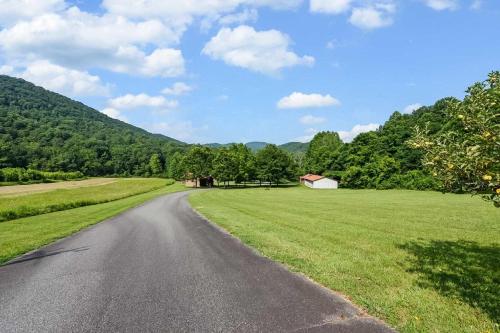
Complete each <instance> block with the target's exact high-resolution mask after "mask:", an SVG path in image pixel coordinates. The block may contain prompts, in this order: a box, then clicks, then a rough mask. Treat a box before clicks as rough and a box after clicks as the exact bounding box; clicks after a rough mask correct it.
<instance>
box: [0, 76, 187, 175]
mask: <svg viewBox="0 0 500 333" xmlns="http://www.w3.org/2000/svg"><path fill="white" fill-rule="evenodd" d="M184 147H185V144H184V143H182V142H179V141H177V140H174V139H171V138H169V137H166V136H162V135H155V134H151V133H148V132H147V131H145V130H142V129H140V128H137V127H134V126H132V125H129V124H126V123H124V122H121V121H119V120H116V119H112V118H109V117H108V116H106V115H104V114H102V113H101V112H98V111H96V110H94V109H92V108H90V107H87V106H85V105H83V104H82V103H79V102H76V101H73V100H71V99H69V98H66V97H64V96H62V95H59V94H56V93H53V92H50V91H47V90H45V89H43V88H41V87H37V86H35V85H33V84H31V83H29V82H26V81H24V80H22V79H15V78H12V77H8V76H5V75H0V168H4V167H22V168H31V169H37V170H45V171H80V172H83V173H84V174H85V175H90V176H98V175H136V176H148V175H151V174H154V173H157V172H158V171H160V172H162V171H163V170H152V168H151V165H150V161H151V159H152V156H157V158H158V159H159V161H160V162H161V165H162V166H163V165H165V161H167V160H168V156H170V155H171V154H172V153H173V152H175V151H178V150H182V149H183V148H184ZM162 169H163V168H162Z"/></svg>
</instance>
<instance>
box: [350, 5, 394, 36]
mask: <svg viewBox="0 0 500 333" xmlns="http://www.w3.org/2000/svg"><path fill="white" fill-rule="evenodd" d="M395 11H396V7H395V6H394V4H392V3H378V4H375V5H373V6H367V7H360V8H354V9H353V10H352V13H351V17H350V18H349V22H350V23H351V24H352V25H354V26H356V27H358V28H361V29H365V30H371V29H377V28H382V27H386V26H389V25H391V24H392V23H393V19H392V14H394V12H395Z"/></svg>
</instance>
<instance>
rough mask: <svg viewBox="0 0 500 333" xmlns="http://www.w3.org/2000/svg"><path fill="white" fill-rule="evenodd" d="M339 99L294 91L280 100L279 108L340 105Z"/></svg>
mask: <svg viewBox="0 0 500 333" xmlns="http://www.w3.org/2000/svg"><path fill="white" fill-rule="evenodd" d="M338 105H340V102H339V100H337V99H336V98H334V97H332V96H330V95H329V94H328V95H320V94H304V93H301V92H294V93H292V94H291V95H289V96H286V97H283V98H282V99H280V100H279V101H278V104H277V106H278V108H279V109H298V108H317V107H325V106H338Z"/></svg>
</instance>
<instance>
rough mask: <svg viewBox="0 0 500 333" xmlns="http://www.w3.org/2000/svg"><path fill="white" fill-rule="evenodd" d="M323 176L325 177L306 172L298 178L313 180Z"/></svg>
mask: <svg viewBox="0 0 500 333" xmlns="http://www.w3.org/2000/svg"><path fill="white" fill-rule="evenodd" d="M323 178H325V177H323V176H319V175H313V174H307V175H305V176H302V177H300V180H308V181H310V182H314V181H317V180H320V179H323Z"/></svg>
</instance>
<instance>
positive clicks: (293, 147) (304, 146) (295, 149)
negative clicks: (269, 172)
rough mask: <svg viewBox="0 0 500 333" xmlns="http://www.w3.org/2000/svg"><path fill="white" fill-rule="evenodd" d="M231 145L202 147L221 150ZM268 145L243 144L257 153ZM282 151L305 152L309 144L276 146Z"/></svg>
mask: <svg viewBox="0 0 500 333" xmlns="http://www.w3.org/2000/svg"><path fill="white" fill-rule="evenodd" d="M232 144H233V143H207V144H205V145H204V146H207V147H210V148H221V147H228V146H230V145H232ZM268 144H269V143H267V142H260V141H253V142H247V143H245V146H247V147H248V148H250V149H251V150H253V151H254V152H255V151H259V150H261V149H262V148H264V147H265V146H266V145H268ZM278 147H280V148H281V149H283V150H286V151H288V152H290V153H298V152H304V153H305V152H306V151H307V148H308V147H309V143H302V142H288V143H285V144H282V145H278Z"/></svg>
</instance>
